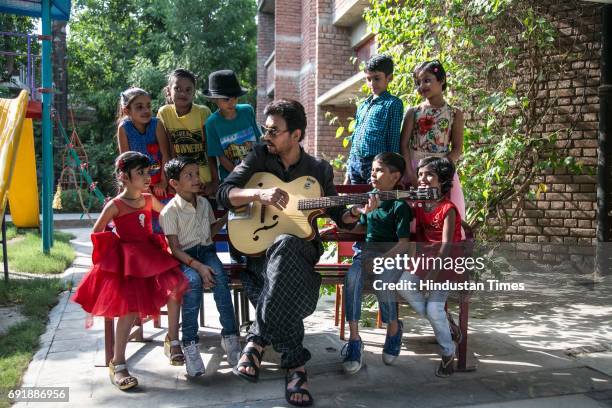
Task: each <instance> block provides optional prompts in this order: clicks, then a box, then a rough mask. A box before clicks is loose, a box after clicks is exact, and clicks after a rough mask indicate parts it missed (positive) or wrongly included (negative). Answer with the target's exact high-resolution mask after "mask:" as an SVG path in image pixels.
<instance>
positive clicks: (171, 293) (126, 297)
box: [72, 232, 189, 318]
mask: <svg viewBox="0 0 612 408" xmlns="http://www.w3.org/2000/svg"><path fill="white" fill-rule="evenodd" d="M91 238H92V241H93V244H94V251H93V254H92V260H93V267H92V269H91V270H90V271H89V273H88V274H87V275H86V276H85V277H84V278H83V280H82V281H81V283H80V285H79V288H78V290H77V291H76V293H75V295H74V296H73V298H72V300H73V301H75V302H76V303H79V304H80V305H81V306H82V307H83V309H84V310H85V311H86V312H88V313H91V314H92V315H94V316H104V317H109V318H112V317H121V316H124V315H126V314H128V313H138V314H139V315H140V317H146V316H157V315H159V309H160V308H161V307H162V306H164V305H166V304H167V303H168V299H171V298H172V299H176V300H180V299H181V298H182V296H183V293H184V292H185V291H186V290H187V288H188V287H189V283H188V281H187V279H186V278H185V275H184V274H183V272H182V271H181V269H180V268H179V262H178V261H177V260H176V259H175V258H174V257H172V255H170V254H169V253H168V252H167V248H166V243H165V240H164V239H163V237H161V236H158V235H155V234H151V235H149V236H148V237H147V239H145V240H143V241H135V242H126V241H121V240H120V239H119V237H118V236H117V235H116V234H115V233H112V232H100V233H94V234H92V236H91Z"/></svg>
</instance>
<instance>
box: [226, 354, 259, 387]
mask: <svg viewBox="0 0 612 408" xmlns="http://www.w3.org/2000/svg"><path fill="white" fill-rule="evenodd" d="M263 354H264V350H261V352H260V351H259V350H257V348H256V347H255V346H246V347H245V348H244V350H243V351H242V354H241V355H240V357H241V358H242V356H243V355H246V356H247V359H248V361H241V362H239V363H238V365H236V367H234V368H233V369H232V372H233V373H234V374H236V375H237V376H238V377H241V378H244V379H245V380H247V381H250V382H257V381H258V380H259V368H260V367H261V363H262V357H263ZM255 358H256V359H257V361H255ZM240 367H246V368H249V367H250V368H252V369H253V371H255V374H248V373H243V372H242V371H240V370H239V368H240Z"/></svg>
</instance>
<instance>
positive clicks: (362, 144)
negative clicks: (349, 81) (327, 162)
mask: <svg viewBox="0 0 612 408" xmlns="http://www.w3.org/2000/svg"><path fill="white" fill-rule="evenodd" d="M364 71H365V75H366V83H367V85H368V88H370V90H371V91H372V95H370V96H369V97H368V98H367V99H366V100H365V101H364V102H363V103H362V104H361V105H359V107H358V108H357V114H356V116H355V117H356V124H355V131H354V132H353V135H352V136H351V151H350V153H349V159H348V163H347V171H346V177H345V179H344V184H369V183H370V172H371V171H372V161H373V159H374V156H376V155H377V154H379V153H384V152H394V153H399V152H400V129H401V125H402V119H403V114H404V105H403V103H402V101H401V100H400V99H399V98H397V97H396V96H393V95H391V94H390V93H389V92H388V91H387V86H388V85H389V82H391V80H392V79H393V60H392V59H391V57H389V56H387V55H374V56H373V57H372V58H370V59H369V60H368V61H367V62H366V66H365V70H364Z"/></svg>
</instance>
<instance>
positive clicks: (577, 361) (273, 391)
mask: <svg viewBox="0 0 612 408" xmlns="http://www.w3.org/2000/svg"><path fill="white" fill-rule="evenodd" d="M70 232H73V233H74V234H75V235H76V239H75V240H74V241H73V244H74V245H75V248H77V251H78V257H77V259H76V260H75V263H74V265H73V267H72V268H70V269H69V270H67V271H66V273H64V279H66V280H67V281H69V282H73V283H74V284H75V285H76V283H77V282H78V281H79V280H80V278H81V277H82V276H83V274H84V273H85V272H86V270H87V267H88V266H89V265H90V259H89V255H90V253H91V244H90V243H89V230H85V229H75V230H70ZM518 269H519V271H520V272H516V273H515V274H513V275H512V276H510V277H508V279H514V280H516V281H519V280H521V281H524V282H526V287H527V290H526V291H524V292H520V293H504V294H500V293H497V294H496V293H486V294H481V295H478V296H475V297H474V302H473V304H472V305H471V310H470V336H469V344H470V349H471V350H472V352H474V353H475V355H476V356H477V358H478V369H477V370H476V371H473V372H468V373H456V374H454V375H453V376H452V377H450V378H448V379H441V378H437V377H435V376H434V370H435V367H436V366H437V363H438V359H439V356H438V346H437V344H436V343H435V338H434V337H433V333H432V331H431V329H430V327H429V325H428V322H427V321H425V320H423V319H418V318H416V317H415V315H414V313H412V312H411V311H410V310H408V309H407V308H404V307H402V311H401V312H400V315H401V316H402V318H403V320H404V323H405V334H404V338H403V346H402V353H401V355H400V357H399V359H398V362H397V364H395V365H394V366H390V367H389V366H385V365H384V364H383V363H382V361H381V357H380V355H381V351H382V344H383V342H384V330H383V329H374V328H364V329H363V330H362V338H363V339H364V341H365V343H366V361H367V367H366V368H364V369H362V371H360V372H359V373H358V374H356V375H354V376H351V377H348V376H345V375H343V374H342V371H341V357H340V350H341V348H342V346H343V342H342V341H340V340H339V338H338V335H337V333H338V332H337V329H336V328H335V327H334V326H333V298H331V297H323V298H321V299H320V301H319V305H318V308H317V311H316V312H315V313H314V314H313V315H312V316H310V317H309V318H308V319H307V320H306V333H307V335H306V340H305V342H306V345H307V347H308V348H309V349H310V350H311V352H312V354H313V359H312V360H311V362H309V364H308V366H307V368H308V371H309V374H310V389H311V390H312V392H313V396H314V398H315V403H316V406H317V407H348V406H351V407H382V406H385V407H387V406H388V407H448V406H477V407H481V408H485V407H486V408H490V407H503V408H508V407H542V408H544V407H554V408H563V407H603V406H608V407H611V406H612V326H611V323H610V322H611V320H612V291H611V286H612V285H611V284H610V277H607V279H608V280H607V281H605V280H604V282H603V283H600V284H597V285H595V286H591V287H587V286H585V285H583V284H582V283H583V282H584V280H583V279H582V278H581V277H579V276H576V275H575V274H573V272H571V271H570V270H564V269H563V268H555V270H554V272H553V271H551V270H550V269H548V270H547V269H546V268H541V267H537V266H536V265H534V264H533V263H530V262H529V263H524V264H522V265H518ZM69 296H70V293H68V292H66V293H64V294H62V295H61V296H60V301H59V303H58V305H57V306H56V307H55V308H54V309H53V310H52V311H51V314H50V321H49V324H48V327H47V331H46V333H45V334H44V335H43V336H42V339H41V340H42V346H41V348H40V350H39V351H38V352H37V353H36V355H35V357H34V359H33V361H32V363H31V364H30V366H29V368H28V371H27V372H26V374H25V377H24V380H23V385H24V386H68V387H70V402H69V403H57V404H51V403H47V404H45V405H51V406H53V405H57V406H60V407H67V406H79V407H82V406H87V407H94V406H96V407H97V406H129V407H141V406H142V407H147V408H148V407H152V406H155V407H158V406H159V407H201V406H206V407H243V406H249V407H273V406H288V405H287V404H286V402H285V400H284V380H283V376H284V373H283V372H282V370H280V369H279V367H278V365H277V363H278V355H276V354H275V353H274V352H273V351H272V350H267V352H266V356H265V364H264V369H263V370H262V375H261V378H260V382H259V383H257V384H250V383H246V382H244V381H242V380H240V379H238V378H236V377H235V376H234V375H232V374H231V369H230V367H229V366H228V365H227V363H226V362H225V359H224V356H223V352H222V350H221V348H220V345H219V342H220V336H219V324H218V319H217V316H216V309H215V307H214V303H213V301H212V295H210V294H207V295H206V296H205V298H206V299H205V303H206V321H207V324H208V325H210V327H204V328H201V329H200V336H201V351H202V353H203V356H204V360H205V364H206V370H207V371H206V374H205V375H204V376H203V377H201V378H199V379H195V380H189V379H187V378H186V377H185V376H184V367H172V366H170V365H169V364H168V363H167V360H166V358H165V357H164V355H163V338H164V336H165V331H164V330H163V329H161V330H160V329H154V328H152V327H151V325H150V324H147V325H145V335H146V336H149V337H151V339H152V341H151V342H148V343H130V344H129V345H128V356H129V358H128V364H129V366H130V370H131V372H132V373H133V374H134V375H135V376H137V377H138V379H139V382H140V384H141V385H140V386H139V387H138V389H137V390H135V391H133V392H128V393H124V392H121V391H119V390H117V389H116V388H115V387H113V386H112V385H111V384H110V382H109V379H108V370H107V369H106V368H105V367H98V366H96V365H99V364H102V362H103V358H104V344H103V324H102V320H101V319H98V318H96V319H95V324H94V326H93V327H92V328H91V329H85V318H86V316H85V313H84V312H83V311H82V310H81V309H80V307H79V306H78V305H76V304H74V303H72V302H70V301H69ZM177 391H178V392H177ZM23 405H28V404H26V403H19V404H16V406H18V407H20V406H23ZM30 405H33V403H30Z"/></svg>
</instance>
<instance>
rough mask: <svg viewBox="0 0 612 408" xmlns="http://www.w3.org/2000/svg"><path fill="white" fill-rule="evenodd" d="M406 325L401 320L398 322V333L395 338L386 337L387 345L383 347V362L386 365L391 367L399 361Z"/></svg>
mask: <svg viewBox="0 0 612 408" xmlns="http://www.w3.org/2000/svg"><path fill="white" fill-rule="evenodd" d="M403 328H404V324H403V323H402V321H401V320H398V321H397V333H395V335H394V336H389V335H388V334H387V336H386V337H385V345H384V347H383V354H382V360H383V363H385V364H386V365H391V364H393V362H394V361H395V359H397V356H399V354H400V349H401V347H402V334H403V330H402V329H403Z"/></svg>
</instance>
